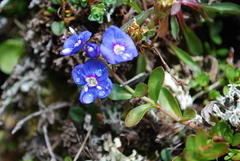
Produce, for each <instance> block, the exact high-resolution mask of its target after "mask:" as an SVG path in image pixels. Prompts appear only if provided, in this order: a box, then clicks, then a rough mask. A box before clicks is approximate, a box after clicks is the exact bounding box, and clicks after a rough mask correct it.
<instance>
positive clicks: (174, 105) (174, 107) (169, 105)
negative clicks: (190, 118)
mask: <svg viewBox="0 0 240 161" xmlns="http://www.w3.org/2000/svg"><path fill="white" fill-rule="evenodd" d="M149 88H150V87H149ZM158 101H159V104H160V105H161V106H162V107H163V108H164V109H166V110H167V111H169V112H171V113H173V114H175V115H177V116H178V117H181V118H182V113H181V110H180V107H179V105H178V102H177V100H176V99H175V98H174V97H173V95H172V93H171V92H170V91H169V90H168V89H167V88H166V87H162V89H161V92H160V95H159V97H158Z"/></svg>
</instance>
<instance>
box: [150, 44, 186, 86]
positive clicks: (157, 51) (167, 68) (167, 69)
mask: <svg viewBox="0 0 240 161" xmlns="http://www.w3.org/2000/svg"><path fill="white" fill-rule="evenodd" d="M152 50H153V52H154V53H155V54H157V55H158V56H159V58H160V59H161V61H162V63H163V66H164V68H165V69H166V71H167V72H168V73H169V74H170V75H171V76H172V78H173V79H174V80H175V81H176V82H177V83H178V84H183V85H185V86H188V84H186V83H184V82H182V81H181V80H179V79H177V78H176V77H174V76H173V75H172V74H171V69H170V67H169V66H168V65H167V63H166V62H165V60H164V59H163V57H162V55H161V53H160V52H159V50H158V49H157V48H156V47H152Z"/></svg>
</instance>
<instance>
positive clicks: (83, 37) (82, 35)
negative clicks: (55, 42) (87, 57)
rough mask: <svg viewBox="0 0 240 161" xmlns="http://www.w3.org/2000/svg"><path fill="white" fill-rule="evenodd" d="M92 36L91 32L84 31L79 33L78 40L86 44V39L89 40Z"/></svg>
mask: <svg viewBox="0 0 240 161" xmlns="http://www.w3.org/2000/svg"><path fill="white" fill-rule="evenodd" d="M91 36H92V33H91V32H89V31H83V32H81V33H80V34H79V35H78V40H82V42H84V44H85V43H86V41H88V40H89V38H90V37H91Z"/></svg>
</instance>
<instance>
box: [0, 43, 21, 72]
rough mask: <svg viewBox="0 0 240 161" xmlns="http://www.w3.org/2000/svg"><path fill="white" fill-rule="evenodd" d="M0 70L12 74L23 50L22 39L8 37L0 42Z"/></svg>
mask: <svg viewBox="0 0 240 161" xmlns="http://www.w3.org/2000/svg"><path fill="white" fill-rule="evenodd" d="M0 51H1V52H0V70H1V71H2V72H4V73H6V74H11V73H12V71H13V68H14V66H15V65H17V63H18V58H19V56H20V55H21V54H22V51H23V41H22V40H21V39H8V40H6V41H4V42H2V43H1V44H0Z"/></svg>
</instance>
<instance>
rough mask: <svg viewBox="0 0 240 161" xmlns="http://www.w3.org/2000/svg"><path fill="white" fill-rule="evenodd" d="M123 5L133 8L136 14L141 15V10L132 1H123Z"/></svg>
mask: <svg viewBox="0 0 240 161" xmlns="http://www.w3.org/2000/svg"><path fill="white" fill-rule="evenodd" d="M123 2H124V4H128V5H130V6H131V7H132V8H134V9H135V10H136V11H137V12H138V13H142V9H141V8H140V7H139V6H138V4H137V3H136V2H134V1H129V0H123Z"/></svg>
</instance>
